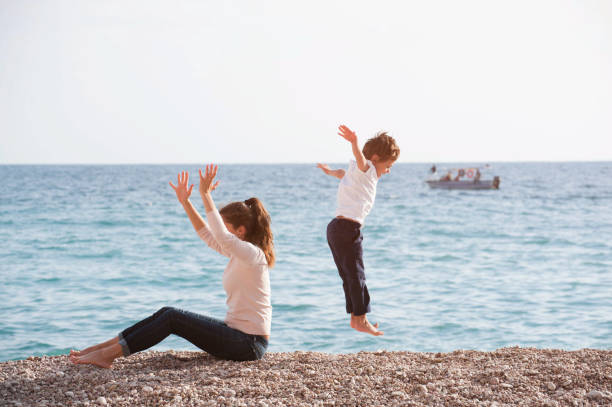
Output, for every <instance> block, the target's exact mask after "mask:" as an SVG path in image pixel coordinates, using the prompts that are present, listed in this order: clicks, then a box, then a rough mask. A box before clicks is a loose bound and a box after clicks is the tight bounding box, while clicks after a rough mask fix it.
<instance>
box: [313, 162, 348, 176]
mask: <svg viewBox="0 0 612 407" xmlns="http://www.w3.org/2000/svg"><path fill="white" fill-rule="evenodd" d="M317 168H320V169H321V170H322V171H323V172H324V173H326V174H327V175H331V176H332V177H336V178H338V179H342V178H343V177H344V172H345V171H344V170H343V169H341V168H339V169H337V170H332V169H331V168H329V166H328V165H327V164H321V163H317Z"/></svg>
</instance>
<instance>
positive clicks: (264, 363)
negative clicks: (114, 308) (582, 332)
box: [0, 347, 612, 407]
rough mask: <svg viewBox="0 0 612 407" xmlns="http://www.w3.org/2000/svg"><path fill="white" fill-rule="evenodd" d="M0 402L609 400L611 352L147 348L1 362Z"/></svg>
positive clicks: (516, 403)
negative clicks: (86, 361) (83, 357)
mask: <svg viewBox="0 0 612 407" xmlns="http://www.w3.org/2000/svg"><path fill="white" fill-rule="evenodd" d="M0 400H2V402H1V403H2V405H3V406H5V405H6V406H258V407H263V406H498V407H499V406H609V405H612V351H611V350H595V349H583V350H577V351H563V350H555V349H534V348H519V347H511V348H502V349H498V350H496V351H492V352H481V351H467V350H457V351H454V352H451V353H421V352H397V351H393V352H389V351H376V352H358V353H352V354H327V353H319V352H291V353H268V354H266V355H265V357H264V358H263V359H262V360H259V361H252V362H231V361H224V360H219V359H216V358H214V357H212V356H210V355H208V354H207V353H204V352H193V351H165V352H155V351H148V352H142V353H139V354H136V355H131V356H130V357H127V358H119V359H117V360H116V361H115V363H114V364H113V366H112V368H111V369H100V368H97V367H94V366H89V365H74V364H72V363H71V362H70V361H69V359H68V356H51V357H50V356H43V357H30V358H28V359H26V360H17V361H7V362H1V363H0Z"/></svg>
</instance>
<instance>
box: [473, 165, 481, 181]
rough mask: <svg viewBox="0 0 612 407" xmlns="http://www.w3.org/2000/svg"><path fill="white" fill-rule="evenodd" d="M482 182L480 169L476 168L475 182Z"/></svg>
mask: <svg viewBox="0 0 612 407" xmlns="http://www.w3.org/2000/svg"><path fill="white" fill-rule="evenodd" d="M477 182H480V169H478V168H476V175H474V183H477Z"/></svg>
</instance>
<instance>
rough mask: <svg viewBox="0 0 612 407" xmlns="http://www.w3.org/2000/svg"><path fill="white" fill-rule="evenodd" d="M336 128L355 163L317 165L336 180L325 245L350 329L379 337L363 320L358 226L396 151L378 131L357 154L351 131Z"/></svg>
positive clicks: (366, 301) (365, 299)
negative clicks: (336, 166) (333, 214)
mask: <svg viewBox="0 0 612 407" xmlns="http://www.w3.org/2000/svg"><path fill="white" fill-rule="evenodd" d="M338 129H339V133H338V135H340V136H341V137H343V138H345V139H346V140H347V141H348V142H350V143H351V146H352V149H353V155H354V156H355V161H353V160H351V162H350V163H349V167H348V170H347V171H345V170H343V169H337V170H332V169H330V168H329V167H328V166H327V165H325V164H317V167H319V168H320V169H321V170H323V172H324V173H325V174H327V175H331V176H333V177H336V178H339V179H340V185H339V186H338V200H337V202H338V206H337V209H336V217H335V218H334V219H332V221H331V222H329V225H327V242H328V243H329V247H330V249H331V252H332V255H333V257H334V262H335V263H336V267H338V273H339V274H340V278H342V288H343V289H344V297H345V300H346V312H347V313H348V314H351V328H353V329H356V330H358V331H360V332H366V333H369V334H372V335H375V336H379V335H383V332H382V331H379V330H378V323H376V324H374V325H372V324H371V323H370V322H369V321H368V319H367V318H366V313H368V312H370V295H369V294H368V288H367V287H366V278H365V272H364V266H363V249H362V247H361V241H362V240H363V236H362V234H361V226H362V225H363V221H364V220H365V217H366V216H367V215H368V213H369V212H370V210H371V209H372V205H374V198H375V196H376V184H377V183H378V179H379V178H380V177H381V176H382V175H383V174H388V173H389V171H390V170H391V166H392V165H393V163H394V162H395V161H396V160H397V158H398V157H399V153H400V149H399V147H398V146H397V144H396V143H395V140H394V139H393V137H390V136H388V135H387V133H385V132H381V133H378V134H377V135H376V136H375V137H372V138H371V139H369V140H368V141H367V142H366V143H365V145H364V146H363V151H361V150H359V143H358V141H357V135H356V134H355V133H354V132H353V131H352V130H351V129H349V128H348V127H346V126H344V125H343V126H340V127H339V128H338Z"/></svg>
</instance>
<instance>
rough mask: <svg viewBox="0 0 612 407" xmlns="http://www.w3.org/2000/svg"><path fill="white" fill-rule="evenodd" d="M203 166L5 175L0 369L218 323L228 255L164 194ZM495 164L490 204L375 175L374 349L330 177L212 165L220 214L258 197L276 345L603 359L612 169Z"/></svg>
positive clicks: (419, 176)
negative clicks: (345, 270)
mask: <svg viewBox="0 0 612 407" xmlns="http://www.w3.org/2000/svg"><path fill="white" fill-rule="evenodd" d="M439 165H440V164H439ZM196 168H197V167H196V166H195V165H134V166H79V165H75V166H6V165H5V166H0V177H1V179H2V180H3V181H2V185H0V241H1V242H2V244H1V245H0V278H1V279H2V284H1V285H0V304H1V305H0V307H1V308H0V309H1V311H2V312H1V315H2V317H1V318H0V360H9V359H19V358H25V357H27V356H29V355H42V354H46V355H56V354H61V353H65V352H67V351H68V350H69V349H70V348H81V347H84V346H86V345H90V344H92V343H94V342H99V341H101V340H105V339H108V338H110V337H112V336H114V335H116V333H117V332H118V331H120V330H121V329H123V328H125V327H127V326H128V325H130V324H132V323H134V322H136V321H138V320H140V319H142V318H144V317H146V316H148V315H149V314H151V313H152V312H154V311H156V310H157V309H159V308H160V307H162V306H165V305H172V306H176V307H181V308H185V309H188V310H191V311H195V312H199V313H203V314H207V315H211V316H214V317H218V318H223V316H224V314H225V295H224V292H223V289H222V285H221V273H222V270H223V268H224V266H225V261H224V258H223V257H221V256H220V255H218V254H216V253H215V252H213V251H212V250H210V249H208V248H207V247H206V246H205V244H204V243H203V242H202V241H201V240H199V239H198V237H197V236H196V234H195V232H194V231H193V229H192V227H191V224H190V223H189V221H188V219H187V217H186V215H185V214H184V212H183V209H182V208H181V206H180V205H179V204H178V202H177V201H176V198H175V196H174V192H173V191H172V189H171V188H170V187H169V186H168V181H170V180H173V181H174V180H175V178H176V174H177V173H178V172H179V171H180V170H183V169H185V170H189V171H190V172H191V173H192V175H195V174H196ZM493 168H494V169H493V171H492V172H493V173H494V174H496V175H500V176H501V179H502V183H501V189H500V190H499V191H437V190H429V189H428V187H427V186H426V185H425V184H424V183H423V180H424V178H425V177H426V176H427V170H428V169H429V165H426V164H396V165H395V166H394V167H393V169H392V172H391V174H390V175H387V176H384V177H383V178H382V179H381V180H380V182H379V186H378V195H377V198H376V203H375V205H374V209H373V211H372V212H371V213H370V215H369V216H368V218H367V220H366V225H365V226H364V229H363V233H364V260H365V265H366V275H367V277H368V287H369V290H370V294H371V297H372V313H371V314H370V319H371V320H372V321H378V322H380V325H381V328H382V329H383V330H384V331H385V336H384V337H379V338H374V337H370V336H367V335H365V334H359V333H356V332H354V331H353V330H352V329H351V328H350V327H349V325H348V317H347V315H346V314H345V312H344V297H343V294H342V287H341V281H340V278H339V277H338V275H337V271H336V269H335V266H334V264H333V261H332V258H331V253H330V251H329V249H328V247H327V242H326V240H325V228H326V226H327V223H328V222H329V220H330V219H331V217H332V215H333V212H334V208H335V194H336V187H337V180H335V179H334V178H331V177H326V176H324V175H323V174H322V173H321V172H320V170H318V169H317V168H315V166H314V164H312V165H311V164H308V165H222V166H221V168H220V173H219V178H220V179H221V185H220V187H219V189H218V191H215V193H214V194H215V198H216V202H217V203H218V204H223V203H228V202H230V201H233V200H244V199H246V198H248V197H250V196H258V197H259V198H261V199H262V200H263V201H264V203H265V204H266V206H267V208H268V209H269V211H270V213H271V215H272V220H273V229H274V233H275V241H276V247H277V258H278V261H277V266H276V267H275V268H274V269H273V270H272V272H271V283H272V303H273V307H274V311H273V321H272V340H271V344H270V348H269V350H270V351H274V352H280V351H293V350H317V351H324V352H337V353H341V352H355V351H359V350H376V349H388V350H411V351H451V350H454V349H459V348H461V349H478V350H492V349H496V348H499V347H503V346H512V345H520V346H534V347H539V348H544V347H554V348H563V349H579V348H584V347H591V348H602V349H610V348H612V163H554V164H531V163H530V164H522V163H506V164H495V165H494V166H493ZM483 178H486V176H483ZM196 198H197V197H196V195H195V194H194V198H193V199H192V200H193V201H194V202H195V203H196V206H197V207H198V208H200V209H201V208H202V206H201V202H200V201H199V199H196ZM202 213H203V210H202ZM169 348H174V349H195V348H194V347H193V346H192V345H190V344H189V343H188V342H186V341H184V340H182V339H180V338H176V337H173V338H172V337H171V338H168V339H167V340H166V341H164V342H162V343H161V344H160V345H158V346H157V347H156V349H159V350H163V349H169Z"/></svg>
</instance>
